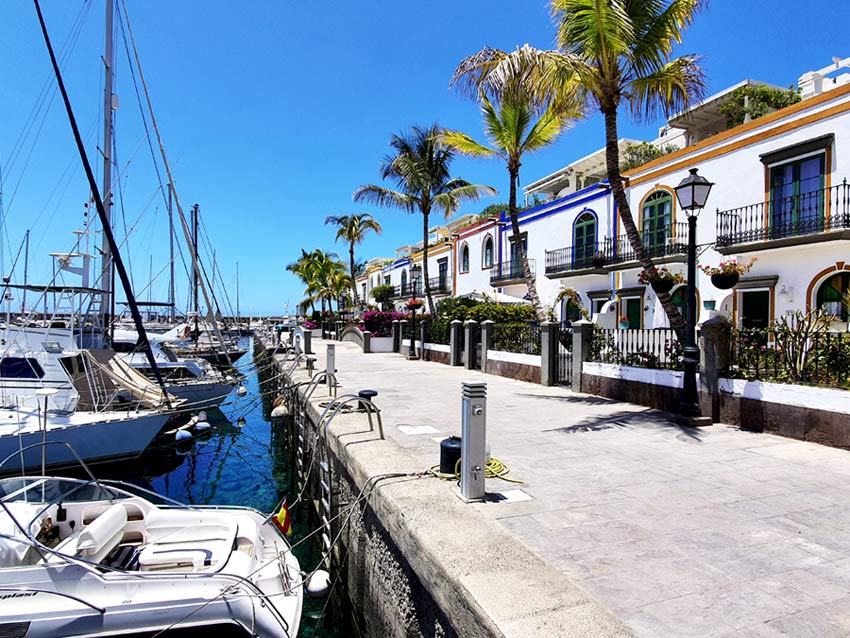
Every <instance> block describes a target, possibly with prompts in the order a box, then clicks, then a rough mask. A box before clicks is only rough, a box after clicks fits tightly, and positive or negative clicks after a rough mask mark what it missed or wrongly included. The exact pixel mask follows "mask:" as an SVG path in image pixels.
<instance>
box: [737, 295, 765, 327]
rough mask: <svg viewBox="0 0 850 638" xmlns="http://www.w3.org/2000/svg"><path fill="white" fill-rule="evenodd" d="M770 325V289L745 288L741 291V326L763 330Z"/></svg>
mask: <svg viewBox="0 0 850 638" xmlns="http://www.w3.org/2000/svg"><path fill="white" fill-rule="evenodd" d="M769 325H770V291H768V290H745V291H744V292H742V293H741V327H742V328H757V329H759V330H763V329H765V328H767V327H768V326H769Z"/></svg>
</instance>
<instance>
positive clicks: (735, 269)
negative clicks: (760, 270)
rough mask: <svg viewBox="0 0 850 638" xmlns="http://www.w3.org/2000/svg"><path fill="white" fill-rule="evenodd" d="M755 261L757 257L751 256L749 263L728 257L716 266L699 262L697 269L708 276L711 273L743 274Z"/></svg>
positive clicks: (748, 270)
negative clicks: (741, 262) (740, 262)
mask: <svg viewBox="0 0 850 638" xmlns="http://www.w3.org/2000/svg"><path fill="white" fill-rule="evenodd" d="M757 261H758V258H756V257H753V258H752V259H750V261H749V263H746V264H739V263H738V262H737V261H736V260H734V259H730V260H728V261H721V262H720V264H719V265H717V266H708V265H702V264H700V266H699V269H700V270H701V271H703V272H704V273H705V274H706V275H708V276H709V277H711V276H712V275H743V274H744V273H748V272H750V269H751V268H752V267H753V264H754V263H756V262H757Z"/></svg>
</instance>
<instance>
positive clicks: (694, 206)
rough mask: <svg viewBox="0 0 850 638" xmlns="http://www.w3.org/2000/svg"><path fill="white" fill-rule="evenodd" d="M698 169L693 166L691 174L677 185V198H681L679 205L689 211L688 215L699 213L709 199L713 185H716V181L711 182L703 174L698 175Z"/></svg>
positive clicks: (692, 215)
mask: <svg viewBox="0 0 850 638" xmlns="http://www.w3.org/2000/svg"><path fill="white" fill-rule="evenodd" d="M697 170H698V169H696V168H692V169H691V171H690V175H688V176H687V177H686V178H685V179H683V180H682V181H681V182H679V185H678V186H677V187H676V199H678V200H679V206H680V207H681V209H682V210H684V211H685V212H686V213H687V215H688V217H696V216H697V215H699V211H700V210H701V209H702V208H703V207H704V206H705V203H706V202H707V201H708V194H709V193H710V192H711V187H712V186H714V183H712V182H709V181H708V180H707V179H706V178H705V177H703V176H702V175H697Z"/></svg>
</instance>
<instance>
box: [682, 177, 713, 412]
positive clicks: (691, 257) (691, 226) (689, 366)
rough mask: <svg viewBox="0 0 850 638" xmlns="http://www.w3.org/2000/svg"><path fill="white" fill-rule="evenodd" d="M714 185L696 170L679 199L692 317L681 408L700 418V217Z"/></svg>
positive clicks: (684, 180)
mask: <svg viewBox="0 0 850 638" xmlns="http://www.w3.org/2000/svg"><path fill="white" fill-rule="evenodd" d="M712 186H714V184H713V183H712V182H709V181H708V180H707V179H706V178H705V177H703V176H702V175H697V169H695V168H692V169H691V173H690V175H688V176H687V177H686V178H685V179H683V180H682V181H681V182H680V183H679V185H678V186H677V187H676V199H678V200H679V206H680V207H681V209H682V210H683V211H685V214H686V215H687V216H688V316H687V327H686V328H685V348H684V354H685V356H684V361H683V363H684V368H685V372H684V378H683V380H682V399H681V401H680V403H679V409H680V412H681V414H682V416H685V417H698V416H700V409H699V397H698V395H697V366H698V365H699V348H697V344H696V327H697V326H696V323H697V292H696V283H697V217H698V216H699V213H700V211H701V210H702V209H703V207H704V206H705V203H706V201H708V194H709V193H710V192H711V187H712Z"/></svg>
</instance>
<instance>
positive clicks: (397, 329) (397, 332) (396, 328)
mask: <svg viewBox="0 0 850 638" xmlns="http://www.w3.org/2000/svg"><path fill="white" fill-rule="evenodd" d="M392 325H393V352H398V351H399V350H400V348H399V344H400V343H401V339H400V337H401V324H399V322H398V319H393V324H392Z"/></svg>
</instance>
